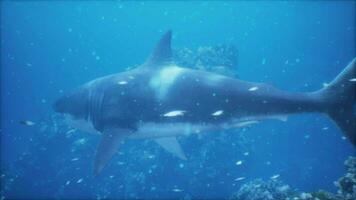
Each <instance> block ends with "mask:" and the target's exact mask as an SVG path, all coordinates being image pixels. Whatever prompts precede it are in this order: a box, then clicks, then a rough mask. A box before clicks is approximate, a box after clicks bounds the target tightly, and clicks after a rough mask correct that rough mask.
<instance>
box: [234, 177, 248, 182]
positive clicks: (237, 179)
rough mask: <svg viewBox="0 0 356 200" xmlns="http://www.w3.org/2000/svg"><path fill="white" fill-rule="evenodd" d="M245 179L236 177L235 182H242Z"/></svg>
mask: <svg viewBox="0 0 356 200" xmlns="http://www.w3.org/2000/svg"><path fill="white" fill-rule="evenodd" d="M245 179H246V177H238V178H235V181H242V180H245Z"/></svg>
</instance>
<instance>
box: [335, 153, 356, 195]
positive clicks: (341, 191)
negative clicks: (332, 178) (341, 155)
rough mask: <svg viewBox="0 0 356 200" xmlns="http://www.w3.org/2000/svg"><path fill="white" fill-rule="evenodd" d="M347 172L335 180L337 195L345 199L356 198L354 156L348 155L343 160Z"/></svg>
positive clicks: (355, 158) (355, 160)
mask: <svg viewBox="0 0 356 200" xmlns="http://www.w3.org/2000/svg"><path fill="white" fill-rule="evenodd" d="M345 166H346V167H347V173H346V174H345V175H344V176H343V177H341V178H339V180H338V181H336V182H335V185H336V187H338V191H337V193H338V195H339V196H341V197H342V198H343V199H345V200H354V199H356V157H349V158H348V159H347V160H346V161H345Z"/></svg>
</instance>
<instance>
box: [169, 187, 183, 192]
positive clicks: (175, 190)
mask: <svg viewBox="0 0 356 200" xmlns="http://www.w3.org/2000/svg"><path fill="white" fill-rule="evenodd" d="M172 191H173V192H183V190H181V189H178V188H174V189H173V190H172Z"/></svg>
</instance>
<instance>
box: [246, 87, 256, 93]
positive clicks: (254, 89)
mask: <svg viewBox="0 0 356 200" xmlns="http://www.w3.org/2000/svg"><path fill="white" fill-rule="evenodd" d="M256 90H258V87H256V86H255V87H251V88H249V89H248V91H251V92H253V91H256Z"/></svg>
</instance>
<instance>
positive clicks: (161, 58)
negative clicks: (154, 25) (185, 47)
mask: <svg viewBox="0 0 356 200" xmlns="http://www.w3.org/2000/svg"><path fill="white" fill-rule="evenodd" d="M171 38H172V31H171V30H169V31H167V32H166V33H165V34H164V35H163V36H162V37H161V39H160V40H159V42H158V43H157V45H156V47H155V49H154V50H153V52H152V53H151V55H150V57H149V58H148V59H147V60H146V62H145V63H144V64H143V66H145V67H160V66H163V65H165V64H169V63H171V62H172V49H171Z"/></svg>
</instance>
